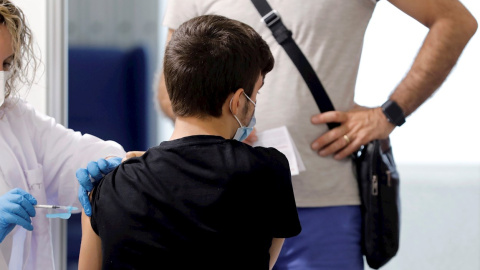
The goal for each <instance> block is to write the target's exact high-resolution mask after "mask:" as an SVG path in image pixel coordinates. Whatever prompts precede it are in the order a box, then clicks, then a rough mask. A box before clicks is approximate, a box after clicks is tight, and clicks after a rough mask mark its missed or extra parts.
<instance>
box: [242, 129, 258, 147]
mask: <svg viewBox="0 0 480 270" xmlns="http://www.w3.org/2000/svg"><path fill="white" fill-rule="evenodd" d="M257 140H258V137H257V130H256V129H255V128H253V130H252V132H251V133H250V135H248V137H247V138H246V139H245V140H243V142H244V143H246V144H248V145H253V144H254V143H255V142H256V141H257Z"/></svg>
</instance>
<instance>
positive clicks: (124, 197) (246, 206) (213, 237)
mask: <svg viewBox="0 0 480 270" xmlns="http://www.w3.org/2000/svg"><path fill="white" fill-rule="evenodd" d="M92 207H93V213H92V219H91V224H92V228H93V230H94V231H95V232H96V233H97V234H98V235H99V236H100V238H101V240H102V254H103V268H104V269H151V268H152V267H153V268H154V269H209V270H211V269H222V270H225V269H249V270H250V269H268V264H269V259H270V257H269V248H270V245H271V241H272V238H274V237H275V238H288V237H292V236H295V235H297V234H299V233H300V231H301V227H300V222H299V220H298V215H297V209H296V204H295V199H294V195H293V189H292V183H291V175H290V168H289V165H288V160H287V159H286V157H285V156H284V155H283V154H282V153H280V152H279V151H277V150H276V149H274V148H263V147H251V146H249V145H246V144H244V143H241V142H238V141H235V140H225V139H224V138H222V137H218V136H205V135H199V136H190V137H185V138H181V139H178V140H173V141H166V142H162V143H161V144H160V145H159V146H157V147H153V148H150V149H149V150H148V151H147V152H146V153H145V154H144V155H143V156H142V157H139V158H132V159H129V160H127V161H125V162H124V163H122V164H121V165H120V166H119V167H117V168H116V169H115V170H114V171H113V172H111V173H110V174H108V175H107V176H106V177H105V178H104V179H103V180H102V181H101V182H100V184H99V185H98V186H97V187H96V189H95V191H94V193H93V197H92Z"/></svg>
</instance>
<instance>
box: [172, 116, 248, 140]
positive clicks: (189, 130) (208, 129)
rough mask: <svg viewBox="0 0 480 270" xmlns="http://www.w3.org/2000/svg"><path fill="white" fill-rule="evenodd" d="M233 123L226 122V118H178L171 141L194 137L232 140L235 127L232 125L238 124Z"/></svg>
mask: <svg viewBox="0 0 480 270" xmlns="http://www.w3.org/2000/svg"><path fill="white" fill-rule="evenodd" d="M232 122H233V121H226V119H225V118H224V116H221V117H219V118H215V117H209V118H197V117H177V118H176V119H175V128H174V130H173V133H172V136H171V137H170V140H175V139H180V138H183V137H188V136H194V135H212V136H221V137H223V138H225V139H231V138H232V137H233V133H232V129H233V127H232V126H231V125H232V124H236V122H235V123H232ZM237 125H238V124H237Z"/></svg>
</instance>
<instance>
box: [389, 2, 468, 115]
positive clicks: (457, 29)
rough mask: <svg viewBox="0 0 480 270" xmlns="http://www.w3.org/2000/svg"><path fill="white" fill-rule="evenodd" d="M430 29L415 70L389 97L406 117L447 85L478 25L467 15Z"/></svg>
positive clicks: (413, 69) (448, 18) (450, 18)
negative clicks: (442, 85)
mask: <svg viewBox="0 0 480 270" xmlns="http://www.w3.org/2000/svg"><path fill="white" fill-rule="evenodd" d="M465 11H466V10H465ZM429 28H430V31H429V32H428V34H427V37H426V38H425V41H424V43H423V45H422V47H421V49H420V51H419V53H418V55H417V57H416V59H415V61H414V63H413V65H412V68H411V69H410V71H409V72H408V73H407V75H406V76H405V78H404V79H403V80H402V82H401V83H400V84H399V85H398V86H397V88H396V89H395V91H394V92H393V93H392V95H391V96H390V99H392V100H394V101H396V102H397V103H398V104H399V105H400V107H401V108H402V109H403V111H404V113H405V115H406V116H408V115H410V114H411V113H413V112H414V111H415V110H416V109H417V108H418V107H419V106H420V105H421V104H422V103H423V102H425V100H427V99H428V98H429V97H430V96H431V95H432V94H433V93H434V92H435V90H436V89H438V88H439V87H440V85H441V84H442V83H443V82H444V81H445V79H446V77H447V76H448V74H449V73H450V71H451V70H452V68H453V67H454V66H455V64H456V62H457V60H458V58H459V56H460V54H461V53H462V51H463V49H464V48H465V45H466V44H467V43H468V41H469V40H470V38H471V37H472V36H473V34H474V33H475V31H476V29H477V23H476V21H475V19H473V17H472V16H471V15H470V13H468V11H466V14H462V12H460V13H459V14H458V13H457V14H454V15H452V16H451V17H446V18H442V19H439V20H436V21H435V22H433V23H432V25H430V26H429Z"/></svg>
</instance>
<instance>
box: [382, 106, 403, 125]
mask: <svg viewBox="0 0 480 270" xmlns="http://www.w3.org/2000/svg"><path fill="white" fill-rule="evenodd" d="M382 111H383V113H384V114H385V116H386V117H387V119H388V121H390V122H391V123H392V124H394V125H396V126H401V125H402V124H403V123H405V115H404V113H403V111H402V108H400V106H398V104H397V103H396V102H395V101H392V100H388V101H387V102H385V103H384V104H383V105H382Z"/></svg>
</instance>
